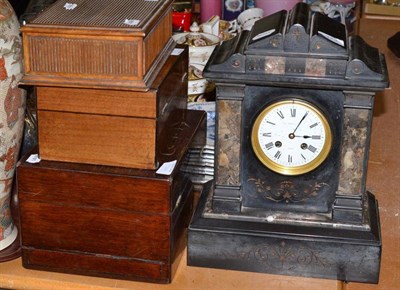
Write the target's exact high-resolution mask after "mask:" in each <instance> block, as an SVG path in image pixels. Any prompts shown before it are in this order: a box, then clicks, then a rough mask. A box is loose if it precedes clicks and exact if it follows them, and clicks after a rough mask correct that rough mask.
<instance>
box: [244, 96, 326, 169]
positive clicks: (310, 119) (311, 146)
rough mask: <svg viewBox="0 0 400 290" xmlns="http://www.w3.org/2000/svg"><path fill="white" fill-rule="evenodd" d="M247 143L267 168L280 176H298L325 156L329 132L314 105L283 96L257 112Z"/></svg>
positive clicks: (322, 116) (317, 163)
mask: <svg viewBox="0 0 400 290" xmlns="http://www.w3.org/2000/svg"><path fill="white" fill-rule="evenodd" d="M251 144H252V147H253V150H254V152H255V154H256V156H257V158H258V159H259V160H260V161H261V162H262V163H263V164H264V165H265V166H266V167H267V168H269V169H271V170H272V171H274V172H277V173H280V174H283V175H300V174H304V173H307V172H310V171H312V170H313V169H315V168H317V167H318V166H319V165H320V164H321V163H322V162H323V161H324V160H325V159H326V158H327V157H328V154H329V152H330V149H331V146H332V145H331V144H332V131H331V128H330V126H329V123H328V120H327V119H326V118H325V116H324V115H323V114H322V112H321V111H320V110H319V109H318V108H316V107H315V106H313V105H311V104H310V103H308V102H305V101H302V100H299V99H287V100H284V101H280V102H276V103H273V104H272V105H269V106H268V107H266V108H265V109H263V110H262V111H261V113H260V114H259V115H258V117H257V118H256V120H255V122H254V124H253V128H252V132H251Z"/></svg>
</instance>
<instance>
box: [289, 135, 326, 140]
mask: <svg viewBox="0 0 400 290" xmlns="http://www.w3.org/2000/svg"><path fill="white" fill-rule="evenodd" d="M294 137H297V138H304V139H310V138H311V139H321V136H320V135H312V136H309V135H303V136H298V135H294Z"/></svg>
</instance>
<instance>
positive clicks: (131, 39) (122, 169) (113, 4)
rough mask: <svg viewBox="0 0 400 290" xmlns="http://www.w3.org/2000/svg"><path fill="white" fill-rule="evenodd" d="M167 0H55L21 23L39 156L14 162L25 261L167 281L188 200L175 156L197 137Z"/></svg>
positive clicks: (200, 121) (183, 53) (200, 120)
mask: <svg viewBox="0 0 400 290" xmlns="http://www.w3.org/2000/svg"><path fill="white" fill-rule="evenodd" d="M172 2H173V1H172V0H170V1H145V0H136V1H132V0H129V1H127V0H125V1H124V0H113V1H107V3H106V2H104V1H101V0H90V1H89V0H77V1H74V3H73V4H71V3H68V2H67V1H64V0H59V1H57V2H55V3H54V4H53V5H52V6H50V7H49V8H48V9H47V10H45V11H44V12H43V13H41V14H39V16H38V17H36V18H35V19H33V20H32V21H31V22H30V23H28V24H27V25H25V26H24V27H23V28H22V34H23V40H24V51H25V67H26V74H25V77H24V78H23V83H24V84H26V85H33V86H35V88H36V92H37V117H38V132H39V134H38V144H39V148H38V152H39V156H40V158H41V161H40V162H39V163H34V164H32V163H29V162H28V161H27V160H26V159H23V161H21V163H20V165H19V166H18V169H17V182H18V188H19V198H20V212H21V237H22V256H23V259H22V260H23V265H24V266H25V267H27V268H32V269H43V270H49V271H60V272H67V273H76V274H84V275H94V276H102V277H114V278H121V279H131V280H145V281H153V282H160V283H168V282H170V281H171V279H172V276H173V274H174V269H175V266H176V264H177V262H178V261H179V259H178V257H179V256H180V253H181V252H182V249H183V248H184V246H185V240H186V239H185V228H186V226H187V223H188V220H189V218H190V215H191V210H192V200H193V186H192V184H191V182H190V180H189V179H188V178H187V177H186V176H185V175H184V174H183V173H182V172H181V170H180V167H181V161H182V160H183V158H184V156H185V155H186V152H187V150H188V148H189V146H190V145H191V144H192V143H193V142H202V141H203V139H204V140H205V136H204V138H200V139H199V138H198V135H199V134H200V133H198V132H200V131H201V132H203V131H204V130H202V129H201V128H202V127H203V126H204V125H205V124H204V122H205V115H204V113H202V112H198V111H190V110H187V109H186V101H187V65H188V62H187V58H188V53H187V49H183V48H182V49H181V48H177V47H176V46H175V44H174V42H173V41H172V40H171V37H170V36H171V33H172V32H171V31H172V25H171V5H172ZM199 140H200V141H199ZM168 162H176V165H175V167H173V168H172V169H171V170H170V171H169V172H167V173H163V174H159V172H157V171H156V170H157V169H158V168H159V167H160V166H161V165H163V164H166V163H168Z"/></svg>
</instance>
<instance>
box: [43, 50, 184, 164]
mask: <svg viewBox="0 0 400 290" xmlns="http://www.w3.org/2000/svg"><path fill="white" fill-rule="evenodd" d="M187 61H188V52H187V49H185V50H184V51H183V52H181V54H180V55H171V56H169V58H168V60H167V61H166V62H165V63H164V65H163V68H162V69H161V71H160V73H159V74H158V76H157V78H156V79H155V81H154V82H153V84H152V87H151V88H150V89H149V90H148V91H146V92H142V91H125V90H100V89H88V88H68V87H52V86H37V87H36V90H37V116H38V128H39V129H38V134H39V153H40V157H41V159H43V160H52V161H67V162H77V163H88V164H99V165H111V166H124V167H132V168H140V169H155V168H156V167H157V166H158V165H159V160H158V159H159V156H157V154H156V152H157V146H158V144H159V142H160V132H161V131H162V130H163V128H164V127H165V126H170V125H171V124H168V123H167V119H168V117H169V116H170V115H171V112H173V111H174V110H176V109H186V107H187V65H188V64H187Z"/></svg>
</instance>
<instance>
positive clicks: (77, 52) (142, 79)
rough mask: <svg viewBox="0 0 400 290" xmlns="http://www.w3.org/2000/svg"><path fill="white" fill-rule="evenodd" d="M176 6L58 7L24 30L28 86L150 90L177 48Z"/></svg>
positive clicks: (134, 0) (86, 3) (138, 0)
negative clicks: (173, 15) (175, 37)
mask: <svg viewBox="0 0 400 290" xmlns="http://www.w3.org/2000/svg"><path fill="white" fill-rule="evenodd" d="M172 2H173V1H172V0H163V1H147V0H108V1H103V0H75V1H72V2H69V1H65V0H59V1H57V2H55V3H54V4H53V5H51V6H50V7H48V8H47V9H46V10H45V11H44V12H42V13H40V14H39V15H38V16H37V17H36V18H35V19H33V20H32V21H30V22H29V23H27V24H26V25H24V26H23V27H22V28H21V31H22V36H23V44H24V59H25V71H26V75H25V77H24V78H23V83H25V84H30V85H45V86H49V85H50V86H68V87H91V88H117V89H128V90H129V89H135V90H147V89H148V88H149V86H150V85H151V82H152V81H153V80H154V78H155V76H156V75H157V74H158V71H159V69H160V68H161V66H162V63H163V62H164V61H165V59H166V57H168V55H169V52H170V50H171V49H172V46H173V42H172V40H171V35H172Z"/></svg>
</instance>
